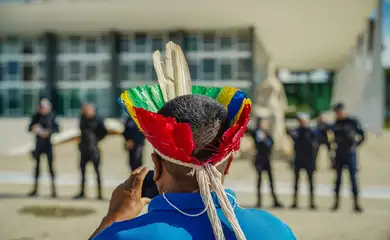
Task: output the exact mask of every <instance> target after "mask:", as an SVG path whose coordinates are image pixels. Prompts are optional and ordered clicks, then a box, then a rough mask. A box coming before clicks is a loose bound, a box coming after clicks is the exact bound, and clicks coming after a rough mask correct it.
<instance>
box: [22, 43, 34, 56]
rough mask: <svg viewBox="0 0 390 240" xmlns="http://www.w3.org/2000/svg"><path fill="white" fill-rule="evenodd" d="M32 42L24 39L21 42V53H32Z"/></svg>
mask: <svg viewBox="0 0 390 240" xmlns="http://www.w3.org/2000/svg"><path fill="white" fill-rule="evenodd" d="M33 52H34V49H33V43H32V42H31V41H24V42H23V53H24V54H33Z"/></svg>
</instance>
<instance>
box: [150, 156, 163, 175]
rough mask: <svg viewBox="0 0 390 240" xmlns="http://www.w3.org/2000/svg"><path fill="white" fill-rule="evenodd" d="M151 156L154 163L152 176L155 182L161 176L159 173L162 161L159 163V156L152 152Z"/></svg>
mask: <svg viewBox="0 0 390 240" xmlns="http://www.w3.org/2000/svg"><path fill="white" fill-rule="evenodd" d="M151 156H152V160H153V163H154V176H153V180H154V181H155V182H157V181H158V180H159V179H160V177H161V173H162V163H161V158H160V156H159V155H158V154H157V153H155V152H153V153H152V154H151Z"/></svg>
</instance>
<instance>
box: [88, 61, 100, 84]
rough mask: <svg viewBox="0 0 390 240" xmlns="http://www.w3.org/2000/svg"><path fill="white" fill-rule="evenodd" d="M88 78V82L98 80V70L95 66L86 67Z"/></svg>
mask: <svg viewBox="0 0 390 240" xmlns="http://www.w3.org/2000/svg"><path fill="white" fill-rule="evenodd" d="M85 72H86V75H87V76H86V77H87V80H89V81H91V80H96V79H97V75H98V68H97V66H96V65H95V64H88V65H87V66H86V70H85Z"/></svg>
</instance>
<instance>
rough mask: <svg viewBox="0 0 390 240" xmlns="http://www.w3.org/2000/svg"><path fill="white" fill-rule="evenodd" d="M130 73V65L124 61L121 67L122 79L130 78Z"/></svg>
mask: <svg viewBox="0 0 390 240" xmlns="http://www.w3.org/2000/svg"><path fill="white" fill-rule="evenodd" d="M129 74H130V66H129V65H127V64H126V63H122V64H121V66H120V67H119V75H120V80H122V81H125V80H129Z"/></svg>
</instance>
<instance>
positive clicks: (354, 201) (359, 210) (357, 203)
mask: <svg viewBox="0 0 390 240" xmlns="http://www.w3.org/2000/svg"><path fill="white" fill-rule="evenodd" d="M353 203H354V208H353V210H354V211H355V212H357V213H361V212H363V209H362V208H361V207H360V205H359V199H358V196H357V195H354V196H353Z"/></svg>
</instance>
